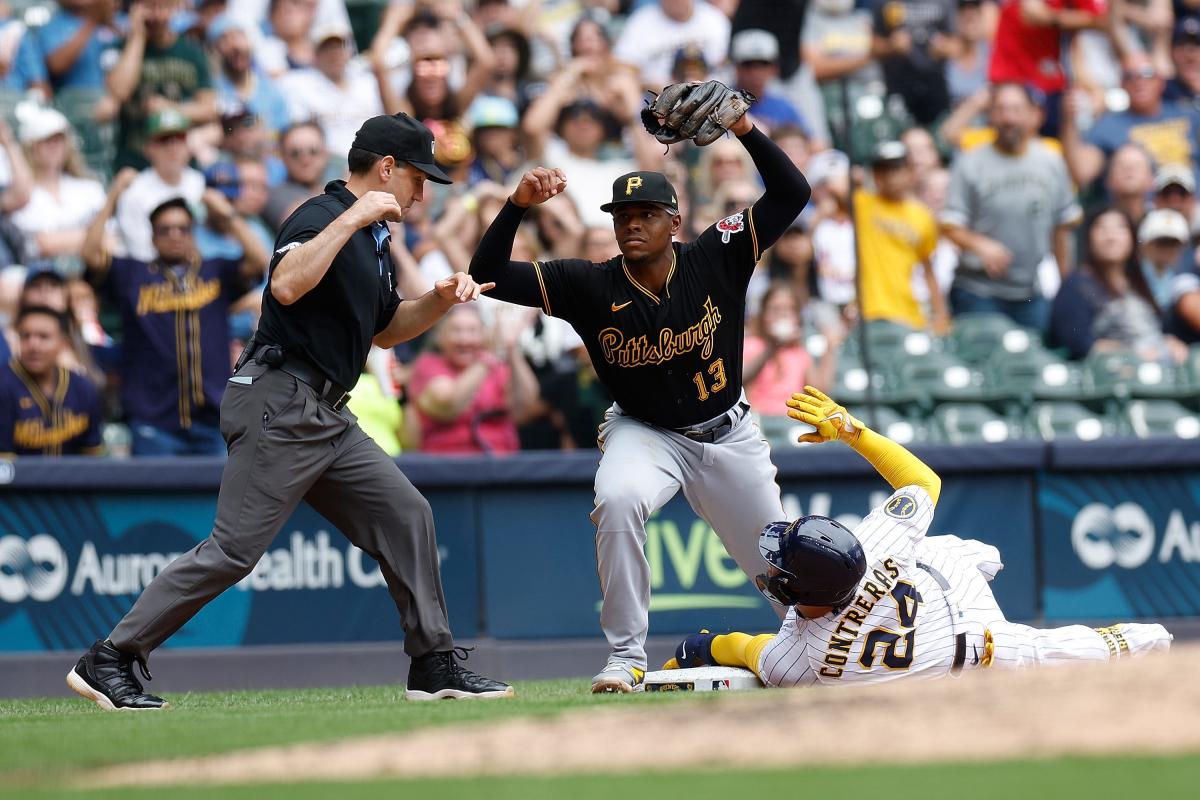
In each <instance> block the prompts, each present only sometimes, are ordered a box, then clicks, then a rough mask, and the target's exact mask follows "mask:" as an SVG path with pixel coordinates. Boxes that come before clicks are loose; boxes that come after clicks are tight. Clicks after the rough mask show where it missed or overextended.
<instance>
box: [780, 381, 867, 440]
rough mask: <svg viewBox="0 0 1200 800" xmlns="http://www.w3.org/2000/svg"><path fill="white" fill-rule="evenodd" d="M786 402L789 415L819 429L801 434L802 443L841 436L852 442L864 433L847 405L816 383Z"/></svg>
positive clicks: (839, 437)
mask: <svg viewBox="0 0 1200 800" xmlns="http://www.w3.org/2000/svg"><path fill="white" fill-rule="evenodd" d="M787 404H788V412H787V413H788V416H789V417H791V418H792V419H794V420H796V421H798V422H806V423H808V424H809V425H812V426H813V427H814V428H816V430H815V431H813V432H812V433H804V434H801V435H800V436H799V437H798V439H799V441H801V442H810V443H813V444H819V443H821V442H832V441H833V440H834V439H840V440H842V441H843V442H845V443H846V444H850V445H852V444H854V443H855V442H856V441H858V437H859V436H860V435H861V434H862V431H863V424H862V423H861V422H859V421H858V420H856V419H855V418H854V417H852V416H850V412H848V411H847V410H846V408H845V406H840V405H838V404H837V402H836V401H835V400H833V399H832V398H830V397H828V396H826V395H825V393H824V392H822V391H821V390H820V389H817V388H815V387H813V386H805V387H804V391H803V392H797V393H796V394H793V395H792V399H790V400H788V401H787Z"/></svg>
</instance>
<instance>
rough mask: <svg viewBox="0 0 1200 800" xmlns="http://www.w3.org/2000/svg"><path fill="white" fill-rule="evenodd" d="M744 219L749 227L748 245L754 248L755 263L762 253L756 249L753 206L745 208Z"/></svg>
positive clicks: (756, 235) (756, 240)
mask: <svg viewBox="0 0 1200 800" xmlns="http://www.w3.org/2000/svg"><path fill="white" fill-rule="evenodd" d="M746 221H747V223H748V225H749V227H750V246H751V247H753V248H754V263H755V264H757V263H758V259H759V258H760V257H761V256H762V253H760V252H759V251H758V232H757V231H755V230H754V206H750V207H748V208H747V209H746Z"/></svg>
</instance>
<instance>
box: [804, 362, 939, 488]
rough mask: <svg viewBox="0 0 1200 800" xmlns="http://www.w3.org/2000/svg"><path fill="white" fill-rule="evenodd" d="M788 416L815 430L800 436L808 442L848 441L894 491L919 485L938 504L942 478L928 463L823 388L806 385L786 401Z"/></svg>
mask: <svg viewBox="0 0 1200 800" xmlns="http://www.w3.org/2000/svg"><path fill="white" fill-rule="evenodd" d="M787 404H788V416H789V417H791V418H792V419H794V420H797V421H799V422H804V423H807V424H809V425H812V426H813V427H814V428H816V430H815V431H813V432H812V433H805V434H801V435H800V441H802V442H809V443H814V444H815V443H819V442H831V441H833V440H835V439H837V440H840V441H842V442H845V443H846V444H847V445H849V446H850V448H851V449H852V450H854V451H855V452H856V453H858V454H859V455H860V456H862V457H863V458H865V459H866V460H867V461H869V462H871V466H873V467H874V468H875V470H876V471H877V472H878V473H879V474H880V475H882V476H883V478H884V480H886V481H887V482H888V483H889V484H890V485H891V487H892V488H893V489H899V488H900V487H902V486H920V487H921V488H922V489H924V490H925V491H926V492H928V494H929V497H930V499H932V500H933V502H934V503H935V504H936V503H937V501H938V495H939V494H941V491H942V479H941V478H939V477H938V476H937V473H936V472H934V471H933V470H932V469H930V468H929V467H928V466H927V465H926V464H925V462H923V461H921V459H919V458H917V457H916V456H914V455H913V454H912V453H910V452H908V450H906V449H905V448H904V447H903V446H902V445H900V444H897V443H896V442H893V441H892V440H891V439H889V438H887V437H886V436H883V435H881V434H878V433H876V432H875V431H873V430H871V429H870V428H868V427H867V426H866V425H863V424H862V423H861V422H859V421H858V420H857V419H855V418H854V417H852V416H850V412H848V411H846V409H845V407H844V406H841V405H838V403H837V402H836V401H834V400H833V399H832V398H830V397H828V396H826V395H825V394H824V393H822V392H821V390H820V389H815V388H813V387H812V386H805V387H804V391H803V392H797V393H796V394H793V395H792V399H791V400H788V401H787Z"/></svg>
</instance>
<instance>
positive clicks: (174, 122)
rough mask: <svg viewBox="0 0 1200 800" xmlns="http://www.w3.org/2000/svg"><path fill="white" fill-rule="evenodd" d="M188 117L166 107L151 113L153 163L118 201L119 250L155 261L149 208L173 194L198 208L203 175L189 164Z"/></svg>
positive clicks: (149, 132) (149, 154)
mask: <svg viewBox="0 0 1200 800" xmlns="http://www.w3.org/2000/svg"><path fill="white" fill-rule="evenodd" d="M190 127H191V125H190V123H189V122H188V119H187V117H185V116H183V114H181V113H179V112H178V111H175V110H174V109H167V110H165V111H160V112H158V113H157V114H153V115H151V117H150V119H149V121H148V122H147V124H146V137H147V140H146V150H145V152H146V158H148V159H149V160H150V166H149V167H147V168H146V169H144V170H142V171H141V172H139V173H138V174H137V178H135V179H134V181H133V184H132V185H131V186H130V190H129V191H128V192H125V193H124V194H123V195H122V196H121V199H120V202H119V203H118V205H117V212H116V215H117V234H118V240H119V241H118V245H117V254H118V255H121V256H128V257H129V258H134V259H137V260H138V261H153V260H154V258H155V255H156V253H155V250H154V242H153V236H152V234H151V230H150V212H151V211H152V210H154V208H155V207H157V206H158V205H159V204H160V203H162V202H163V201H165V200H168V199H170V198H172V197H181V198H183V200H184V201H185V202H187V203H188V205H189V206H191V207H192V208H198V207H199V205H200V197H201V196H202V195H203V194H204V175H203V174H202V173H201V172H200V171H199V170H196V169H193V168H192V167H190V166H188V162H189V160H190V159H191V152H190V151H189V150H188V143H187V132H188V129H189V128H190Z"/></svg>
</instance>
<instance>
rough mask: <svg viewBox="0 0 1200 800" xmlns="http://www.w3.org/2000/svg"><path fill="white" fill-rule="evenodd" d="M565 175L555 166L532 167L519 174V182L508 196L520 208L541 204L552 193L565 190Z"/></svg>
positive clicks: (552, 194) (552, 195)
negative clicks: (552, 167) (551, 167)
mask: <svg viewBox="0 0 1200 800" xmlns="http://www.w3.org/2000/svg"><path fill="white" fill-rule="evenodd" d="M566 188H567V176H566V175H565V174H564V173H563V171H562V170H561V169H558V168H557V167H555V168H554V169H550V168H549V167H534V168H533V169H531V170H529V172H526V173H525V174H524V175H522V176H521V182H520V183H518V184H517V188H516V189H514V190H513V193H512V196H511V197H510V198H509V199H511V200H512V201H513V204H514V205H518V206H520V207H521V208H529V207H530V206H536V205H541V204H542V203H544V202H546V201H547V200H549V199H550V198H551V197H554V195H556V194H558V193H560V192H563V191H565V190H566Z"/></svg>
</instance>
